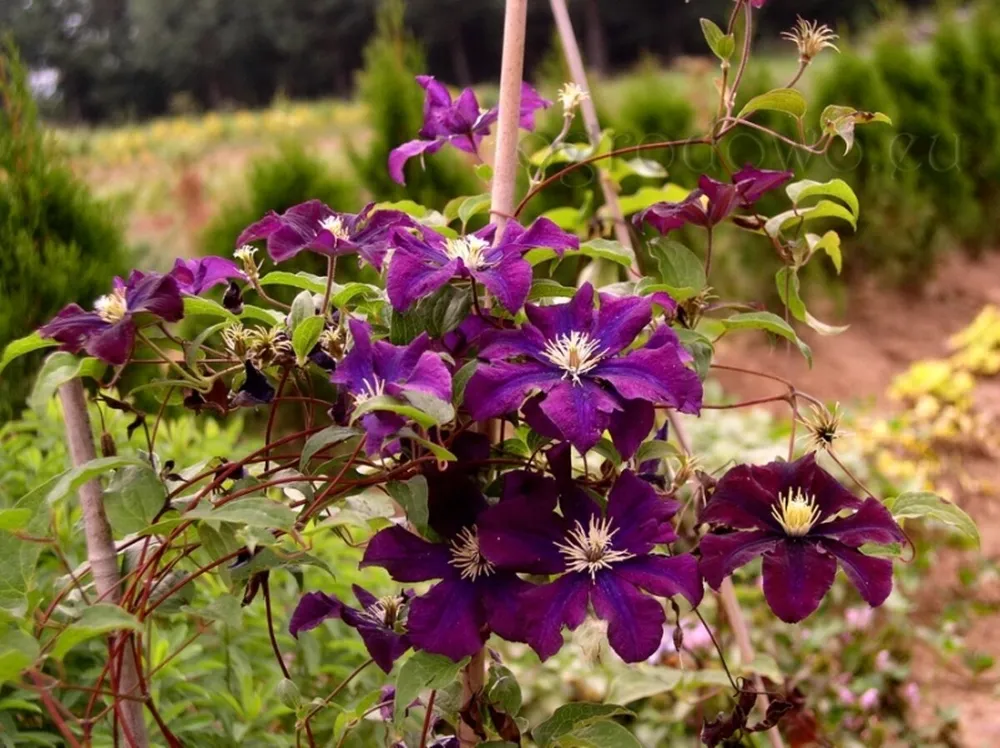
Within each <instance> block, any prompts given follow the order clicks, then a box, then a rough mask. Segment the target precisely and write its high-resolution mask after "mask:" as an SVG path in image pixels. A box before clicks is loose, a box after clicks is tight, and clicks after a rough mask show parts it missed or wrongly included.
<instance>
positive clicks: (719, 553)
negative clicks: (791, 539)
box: [698, 530, 783, 590]
mask: <svg viewBox="0 0 1000 748" xmlns="http://www.w3.org/2000/svg"><path fill="white" fill-rule="evenodd" d="M782 542H783V541H782V540H781V539H780V538H779V537H778V536H776V535H774V534H773V533H772V532H768V531H762V530H753V531H751V532H733V533H729V534H728V535H713V534H709V535H706V536H705V537H703V538H702V539H701V542H700V543H699V544H698V550H699V551H700V552H701V562H700V563H699V568H700V569H701V573H702V576H704V577H705V581H706V582H708V584H709V586H710V587H711V588H712V589H713V590H717V589H719V585H721V584H722V580H723V579H725V578H726V577H728V576H730V575H731V574H732V573H733V572H734V571H736V570H737V569H739V568H740V567H741V566H745V565H746V564H748V563H750V562H751V561H753V560H754V559H755V558H757V557H758V556H760V555H762V554H764V553H770V552H771V551H773V550H774V549H775V547H776V546H777V545H779V544H780V543H782Z"/></svg>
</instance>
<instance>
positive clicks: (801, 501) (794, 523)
mask: <svg viewBox="0 0 1000 748" xmlns="http://www.w3.org/2000/svg"><path fill="white" fill-rule="evenodd" d="M771 515H772V516H773V517H774V518H775V519H776V520H777V521H778V524H779V525H781V529H783V530H784V531H785V534H786V535H788V536H790V537H793V538H801V537H803V536H805V535H808V534H809V531H810V530H811V529H812V528H813V526H814V525H815V524H816V522H818V521H819V507H818V506H816V499H815V498H814V497H812V496H809V495H807V494H806V493H804V492H803V491H802V489H801V488H799V489H797V490H795V491H793V490H792V489H788V493H787V494H786V495H784V496H782V495H779V496H778V504H777V506H773V507H771Z"/></svg>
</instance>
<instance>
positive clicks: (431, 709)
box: [420, 690, 437, 748]
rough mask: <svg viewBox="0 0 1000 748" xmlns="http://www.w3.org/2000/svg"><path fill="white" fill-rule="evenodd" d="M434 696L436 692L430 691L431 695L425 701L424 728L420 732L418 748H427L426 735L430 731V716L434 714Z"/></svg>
mask: <svg viewBox="0 0 1000 748" xmlns="http://www.w3.org/2000/svg"><path fill="white" fill-rule="evenodd" d="M435 696H437V690H432V691H431V695H430V696H429V697H428V699H427V711H426V713H425V714H424V726H423V729H421V731H420V748H427V735H428V734H429V733H430V731H431V715H433V714H434V697H435Z"/></svg>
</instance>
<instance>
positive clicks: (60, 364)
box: [28, 351, 108, 413]
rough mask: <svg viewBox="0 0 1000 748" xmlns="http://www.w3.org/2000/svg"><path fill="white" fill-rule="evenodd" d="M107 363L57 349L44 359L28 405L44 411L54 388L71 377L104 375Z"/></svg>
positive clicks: (38, 410) (95, 377)
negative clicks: (78, 356)
mask: <svg viewBox="0 0 1000 748" xmlns="http://www.w3.org/2000/svg"><path fill="white" fill-rule="evenodd" d="M107 368H108V367H107V364H105V363H104V362H103V361H99V360H98V359H96V358H77V357H76V356H74V355H73V354H72V353H67V352H66V351H57V352H56V353H53V354H51V355H50V356H49V357H48V358H46V359H45V363H44V364H42V369H41V371H39V372H38V377H37V378H36V379H35V387H34V389H33V390H32V391H31V395H30V396H29V397H28V405H29V406H31V409H32V410H34V411H36V412H39V413H40V412H44V411H45V409H46V407H48V402H49V400H51V399H52V398H53V397H54V396H55V394H56V390H58V389H59V388H60V387H62V386H63V385H64V384H66V383H67V382H68V381H70V380H71V379H77V378H80V379H83V378H86V377H89V378H90V379H97V380H100V378H101V377H102V376H103V375H104V370H105V369H107Z"/></svg>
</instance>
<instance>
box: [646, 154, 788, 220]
mask: <svg viewBox="0 0 1000 748" xmlns="http://www.w3.org/2000/svg"><path fill="white" fill-rule="evenodd" d="M792 177H794V173H793V172H790V171H769V170H766V169H757V168H755V167H753V166H746V167H744V168H743V169H741V170H740V171H738V172H736V173H735V174H734V175H733V180H732V184H726V183H725V182H717V181H716V180H714V179H712V178H711V177H709V176H705V175H703V176H702V177H701V178H700V179H699V180H698V189H696V190H694V191H693V192H692V193H691V194H690V195H688V196H687V197H686V198H685V199H684V200H682V201H681V202H676V203H672V202H662V203H656V204H655V205H651V206H649V207H648V208H646V209H645V210H643V211H640V212H639V213H637V214H636V215H635V217H634V218H633V221H634V222H635V225H636V226H641V225H642V224H643V223H648V224H649V225H650V226H652V227H653V228H655V229H656V230H657V231H659V232H660V233H661V234H667V233H669V232H671V231H673V230H675V229H679V228H681V227H682V226H685V225H687V224H691V225H693V226H701V227H703V228H712V227H713V226H716V225H718V224H720V223H722V222H723V221H725V220H726V219H727V218H729V216H731V215H732V214H733V212H734V211H736V210H737V209H738V208H743V209H747V210H749V209H750V208H752V207H753V205H754V203H756V202H757V201H758V200H760V199H761V198H762V197H763V196H764V195H765V194H767V193H768V192H770V191H771V190H774V189H777V188H778V187H781V186H782V185H783V184H785V183H787V182H789V181H791V179H792Z"/></svg>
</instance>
